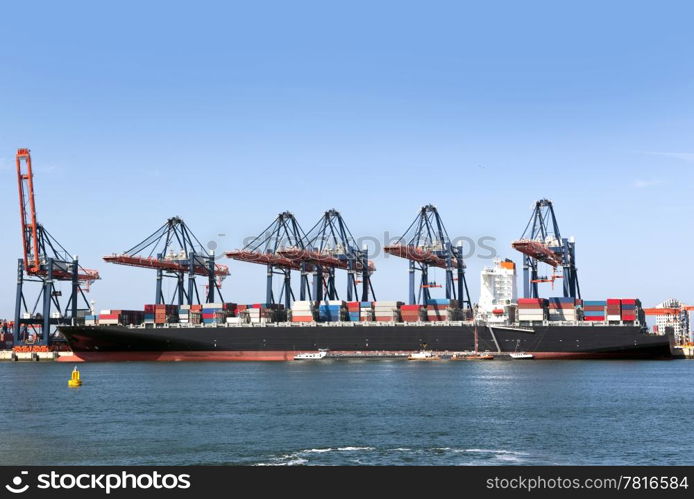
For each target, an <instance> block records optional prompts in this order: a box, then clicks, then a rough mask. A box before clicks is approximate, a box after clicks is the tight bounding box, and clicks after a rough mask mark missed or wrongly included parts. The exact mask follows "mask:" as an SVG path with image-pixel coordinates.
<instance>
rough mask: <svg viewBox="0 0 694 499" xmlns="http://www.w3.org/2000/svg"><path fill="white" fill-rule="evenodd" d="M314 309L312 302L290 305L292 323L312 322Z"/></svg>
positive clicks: (297, 302)
mask: <svg viewBox="0 0 694 499" xmlns="http://www.w3.org/2000/svg"><path fill="white" fill-rule="evenodd" d="M314 317H315V308H314V306H313V302H312V301H295V302H294V303H293V304H292V322H313V321H314V320H315V318H314Z"/></svg>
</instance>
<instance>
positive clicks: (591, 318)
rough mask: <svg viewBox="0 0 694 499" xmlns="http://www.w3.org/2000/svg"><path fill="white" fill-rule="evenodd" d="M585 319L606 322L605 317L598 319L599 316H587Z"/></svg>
mask: <svg viewBox="0 0 694 499" xmlns="http://www.w3.org/2000/svg"><path fill="white" fill-rule="evenodd" d="M584 319H585V320H587V321H604V320H605V316H600V317H597V316H586V317H584Z"/></svg>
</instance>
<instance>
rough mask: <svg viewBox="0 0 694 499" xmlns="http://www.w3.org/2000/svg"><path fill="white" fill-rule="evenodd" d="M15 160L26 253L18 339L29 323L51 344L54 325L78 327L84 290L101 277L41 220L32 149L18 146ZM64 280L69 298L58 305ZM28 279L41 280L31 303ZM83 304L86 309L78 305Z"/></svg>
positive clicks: (20, 275) (21, 266)
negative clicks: (51, 332) (66, 283)
mask: <svg viewBox="0 0 694 499" xmlns="http://www.w3.org/2000/svg"><path fill="white" fill-rule="evenodd" d="M15 160H16V166H17V183H18V189H19V214H20V219H21V227H22V250H23V253H24V255H23V258H20V259H19V261H18V264H17V296H16V302H15V320H14V330H13V335H14V343H15V345H17V344H19V343H22V342H24V341H26V340H27V338H26V337H20V333H21V334H22V335H23V332H24V330H25V329H26V326H28V325H31V326H32V327H35V326H40V328H41V334H40V335H39V337H40V338H39V343H40V344H42V345H49V344H50V343H51V341H52V339H51V334H50V327H51V325H74V324H75V322H76V320H77V315H78V311H86V310H89V309H90V305H89V302H88V300H87V298H86V296H85V294H84V293H85V291H88V289H89V286H90V285H91V284H92V283H94V281H96V280H98V279H100V276H99V272H98V271H96V270H90V269H85V268H83V267H82V266H81V265H80V264H79V260H78V257H77V256H73V255H72V254H71V253H69V252H68V251H67V250H66V249H65V248H64V247H63V246H62V245H61V244H60V243H59V242H58V241H57V240H56V239H55V238H54V237H53V236H51V234H49V232H48V231H47V230H46V228H45V227H44V226H43V225H41V224H39V223H38V222H37V216H36V202H35V196H34V173H33V170H32V166H31V154H30V150H29V149H26V148H22V149H18V150H17V155H16V157H15ZM61 281H64V282H69V283H70V285H71V287H70V289H71V291H70V297H69V299H68V300H67V303H66V304H65V306H64V307H63V306H61V303H60V298H61V291H59V290H56V289H55V284H56V282H61ZM28 282H36V283H39V284H40V287H41V289H40V291H39V293H38V295H37V297H36V299H35V301H34V302H33V305H32V304H31V302H29V304H28V303H27V298H28V296H27V294H28V293H26V290H25V285H26V283H28ZM82 304H83V305H84V308H80V305H82ZM39 305H40V307H41V308H40V309H39ZM39 310H40V312H39ZM52 310H54V311H52Z"/></svg>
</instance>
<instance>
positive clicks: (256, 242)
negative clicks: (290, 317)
mask: <svg viewBox="0 0 694 499" xmlns="http://www.w3.org/2000/svg"><path fill="white" fill-rule="evenodd" d="M305 238H306V234H304V231H303V230H302V229H301V226H300V225H299V222H297V220H296V218H295V217H294V215H293V214H292V213H290V212H289V211H285V212H282V213H280V214H279V215H278V216H277V218H275V220H274V221H273V222H272V223H271V224H270V225H269V226H268V227H267V228H266V229H265V230H264V231H263V232H261V233H260V235H258V236H257V237H255V238H254V239H253V240H252V241H251V242H249V243H248V244H247V245H246V246H244V248H243V249H240V250H234V251H228V252H227V253H226V256H227V258H232V259H234V260H239V261H242V262H250V263H258V264H261V265H266V266H267V286H266V297H265V298H266V303H284V306H285V307H286V308H289V307H290V306H291V301H292V300H294V299H295V297H294V292H293V291H292V286H291V273H292V271H299V272H300V273H301V282H300V291H299V299H300V300H307V299H308V300H310V299H311V290H310V287H309V279H308V274H309V272H311V271H312V270H313V265H311V264H309V263H307V262H303V261H299V260H294V259H291V258H288V257H286V256H284V255H281V254H280V253H279V251H281V250H284V249H287V248H292V249H299V250H303V249H304V241H305ZM275 275H281V276H282V289H281V290H280V293H279V296H277V297H275V294H274V292H273V285H272V283H273V277H274V276H275Z"/></svg>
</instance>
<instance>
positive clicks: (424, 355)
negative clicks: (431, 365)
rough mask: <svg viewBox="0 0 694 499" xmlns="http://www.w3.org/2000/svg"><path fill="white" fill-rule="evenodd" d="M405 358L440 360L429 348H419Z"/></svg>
mask: <svg viewBox="0 0 694 499" xmlns="http://www.w3.org/2000/svg"><path fill="white" fill-rule="evenodd" d="M407 360H441V357H439V356H438V355H435V354H434V352H431V351H429V350H420V351H419V352H413V353H411V354H410V355H409V356H408V357H407Z"/></svg>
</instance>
